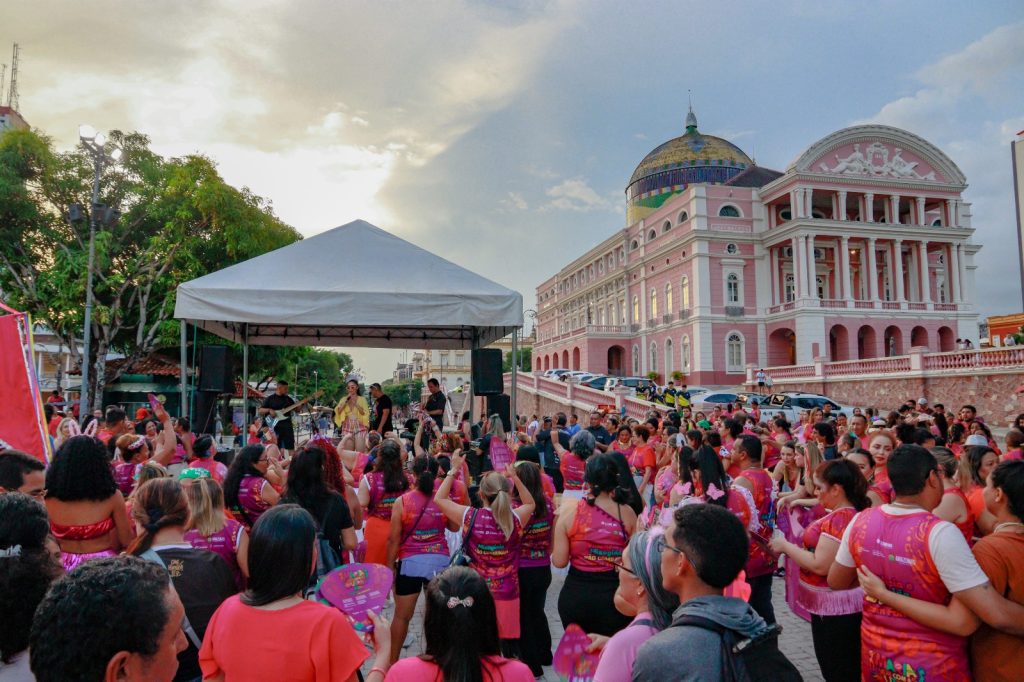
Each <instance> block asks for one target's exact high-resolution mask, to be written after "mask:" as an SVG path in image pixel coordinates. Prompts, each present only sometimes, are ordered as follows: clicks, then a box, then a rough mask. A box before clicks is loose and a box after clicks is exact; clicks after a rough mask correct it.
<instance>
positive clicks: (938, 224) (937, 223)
mask: <svg viewBox="0 0 1024 682" xmlns="http://www.w3.org/2000/svg"><path fill="white" fill-rule="evenodd" d="M932 227H942V220H941V219H939V218H936V219H935V220H933V221H932Z"/></svg>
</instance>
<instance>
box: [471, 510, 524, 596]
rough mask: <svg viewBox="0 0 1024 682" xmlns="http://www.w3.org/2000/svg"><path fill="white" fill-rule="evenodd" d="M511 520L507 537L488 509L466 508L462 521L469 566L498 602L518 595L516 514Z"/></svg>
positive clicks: (519, 528)
mask: <svg viewBox="0 0 1024 682" xmlns="http://www.w3.org/2000/svg"><path fill="white" fill-rule="evenodd" d="M474 514H475V515H476V520H475V521H473V515H474ZM512 519H513V524H512V534H511V535H509V536H508V538H506V537H505V533H504V531H502V530H501V527H500V526H499V525H498V522H497V521H495V520H494V514H492V513H491V510H490V509H487V508H483V509H470V510H469V511H468V512H467V513H466V518H465V519H464V520H463V522H462V538H463V540H462V543H463V546H464V547H465V548H466V553H467V554H468V555H469V559H470V568H472V569H474V570H475V571H476V572H477V573H479V574H480V575H481V577H483V579H484V580H486V581H487V588H488V589H489V590H490V591H491V595H493V596H494V598H495V599H496V600H499V601H510V600H512V599H518V598H519V574H518V572H517V571H518V568H519V544H520V542H521V541H522V537H523V527H522V525H521V524H520V523H519V517H518V516H516V515H515V514H513V515H512ZM471 523H472V524H473V530H472V532H470V533H469V535H468V536H467V534H466V531H467V529H468V528H469V526H470V524H471Z"/></svg>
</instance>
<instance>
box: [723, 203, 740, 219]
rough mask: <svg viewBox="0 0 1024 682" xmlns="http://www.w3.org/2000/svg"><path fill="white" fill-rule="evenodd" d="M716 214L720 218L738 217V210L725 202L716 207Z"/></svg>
mask: <svg viewBox="0 0 1024 682" xmlns="http://www.w3.org/2000/svg"><path fill="white" fill-rule="evenodd" d="M718 216H719V217H720V218H739V217H740V210H739V209H738V208H736V207H735V206H733V205H732V204H726V205H725V206H723V207H722V208H720V209H718Z"/></svg>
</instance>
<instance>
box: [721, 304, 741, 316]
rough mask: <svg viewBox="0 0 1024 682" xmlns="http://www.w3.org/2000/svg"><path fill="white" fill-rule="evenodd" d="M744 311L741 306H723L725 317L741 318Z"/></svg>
mask: <svg viewBox="0 0 1024 682" xmlns="http://www.w3.org/2000/svg"><path fill="white" fill-rule="evenodd" d="M744 312H745V311H744V309H743V306H741V305H727V306H725V314H726V316H727V317H743V315H744Z"/></svg>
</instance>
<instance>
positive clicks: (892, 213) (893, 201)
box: [889, 194, 900, 225]
mask: <svg viewBox="0 0 1024 682" xmlns="http://www.w3.org/2000/svg"><path fill="white" fill-rule="evenodd" d="M889 222H890V223H891V224H892V225H899V224H900V195H899V194H893V195H891V196H890V197H889Z"/></svg>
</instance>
